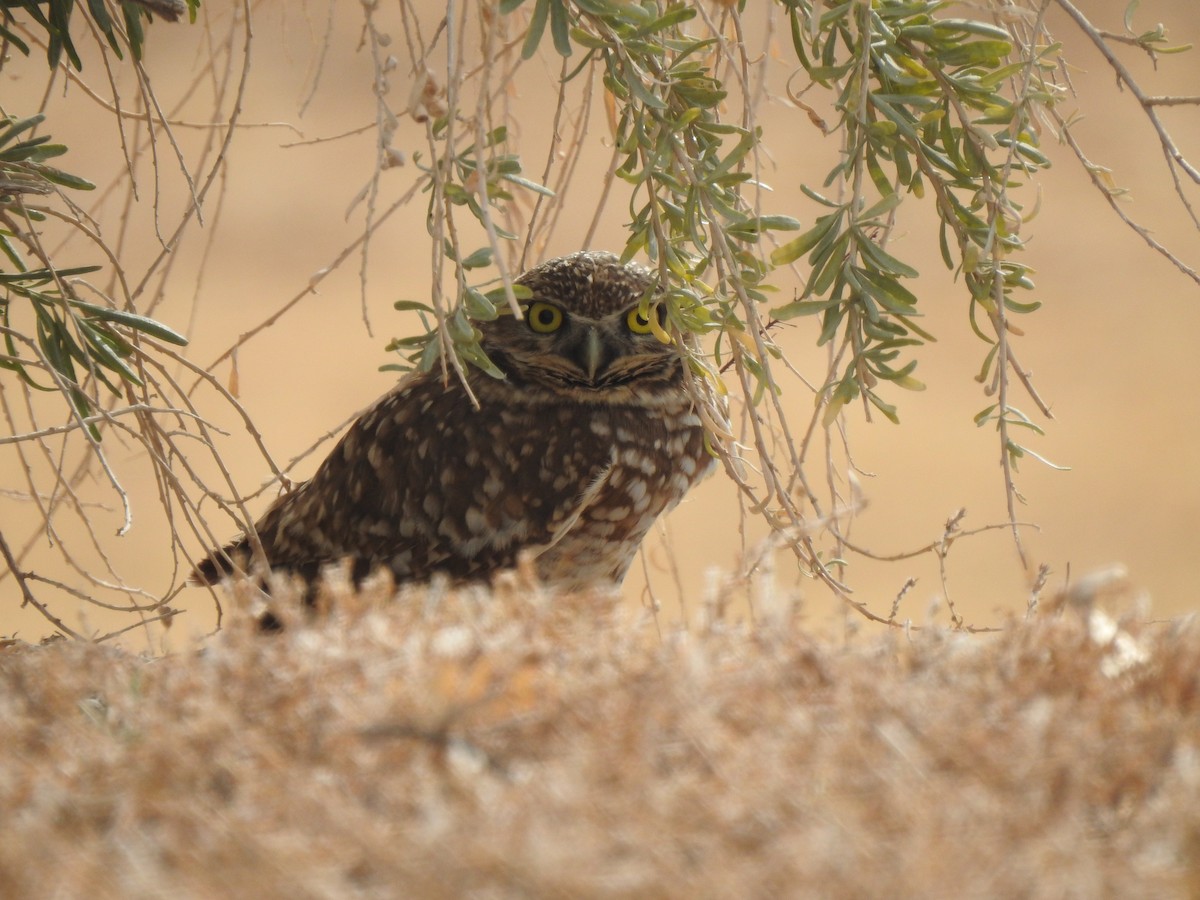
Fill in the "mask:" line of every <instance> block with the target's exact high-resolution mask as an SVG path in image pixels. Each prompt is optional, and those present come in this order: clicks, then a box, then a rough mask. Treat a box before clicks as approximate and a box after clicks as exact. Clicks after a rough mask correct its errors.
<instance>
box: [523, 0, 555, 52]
mask: <svg viewBox="0 0 1200 900" xmlns="http://www.w3.org/2000/svg"><path fill="white" fill-rule="evenodd" d="M549 17H550V0H537V2H536V3H535V4H534V7H533V16H532V17H531V18H530V20H529V31H527V32H526V33H525V43H524V44H522V45H521V58H522V59H530V58H532V57H533V54H535V53H536V52H537V48H538V44H540V43H541V42H542V33H543V32H545V30H546V20H547V19H548V18H549Z"/></svg>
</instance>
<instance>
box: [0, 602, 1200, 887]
mask: <svg viewBox="0 0 1200 900" xmlns="http://www.w3.org/2000/svg"><path fill="white" fill-rule="evenodd" d="M335 599H336V601H337V602H335V604H334V607H335V609H334V612H332V613H330V614H329V615H328V616H327V617H325V618H324V619H322V620H321V621H318V622H315V623H307V622H301V621H292V622H291V623H290V625H289V628H288V629H287V630H286V631H285V632H284V633H283V634H280V635H276V636H266V637H264V636H262V635H259V634H256V633H255V631H254V629H253V627H252V624H251V622H250V619H249V617H248V616H247V615H245V614H243V615H240V616H232V617H231V618H232V619H233V622H232V624H230V625H229V626H228V627H227V628H226V629H225V631H224V632H222V633H221V634H219V635H218V636H216V637H215V638H212V639H210V640H209V641H207V642H206V643H205V645H204V646H203V647H202V648H201V649H200V650H199V651H198V652H187V653H181V654H177V655H172V656H168V657H166V658H160V659H146V658H139V657H137V656H134V655H130V654H127V653H123V652H120V651H117V650H114V649H111V648H105V647H103V646H95V645H88V644H83V643H66V642H62V643H59V644H55V645H49V646H45V647H30V646H22V645H11V646H9V647H8V648H7V649H6V650H4V651H3V652H0V729H2V733H3V735H4V739H3V741H2V742H0V834H2V835H3V839H2V840H0V885H3V893H5V894H6V895H7V896H23V897H34V896H51V895H56V896H85V895H86V896H92V897H140V896H148V895H156V896H157V895H160V894H161V895H168V896H173V897H218V896H229V895H240V896H249V895H250V894H251V893H252V894H253V895H254V896H260V897H285V896H286V897H310V896H312V897H346V896H402V895H421V896H458V895H463V894H467V893H471V894H474V895H476V896H484V897H493V896H495V897H502V896H512V895H522V896H530V895H534V896H568V895H569V896H635V895H636V896H679V897H683V896H688V897H692V896H728V897H735V896H736V897H752V896H771V895H803V896H827V897H852V896H876V897H881V896H925V897H928V896H954V897H1018V896H1020V897H1101V896H1129V897H1132V896H1139V897H1153V896H1196V895H1197V893H1198V892H1200V806H1198V805H1197V803H1196V798H1197V795H1198V791H1200V629H1197V628H1196V627H1194V626H1192V625H1190V624H1185V623H1175V624H1166V625H1138V624H1135V623H1134V622H1132V621H1124V622H1121V623H1120V625H1119V629H1118V630H1116V631H1115V632H1114V631H1113V629H1112V628H1111V627H1110V626H1113V625H1114V624H1115V620H1114V619H1112V618H1108V617H1106V616H1105V615H1104V614H1102V613H1100V612H1098V611H1091V610H1088V609H1086V608H1084V609H1080V608H1078V607H1074V606H1071V605H1070V604H1066V605H1065V608H1064V609H1062V610H1059V611H1058V612H1047V613H1045V614H1043V615H1040V616H1038V617H1036V618H1034V619H1032V620H1030V621H1028V622H1014V623H1013V624H1012V625H1011V626H1010V627H1009V628H1008V629H1006V630H1005V631H1003V632H1002V633H1000V634H997V635H991V636H978V635H976V636H969V635H964V634H954V633H948V632H945V631H926V632H921V633H913V634H905V633H903V632H899V631H897V632H895V633H892V634H889V635H886V636H882V637H880V636H876V637H872V638H870V639H869V640H863V641H858V642H855V643H854V644H852V645H849V646H846V645H843V644H834V643H832V642H823V641H818V640H816V639H814V638H813V637H812V636H811V635H810V634H808V633H806V630H805V628H804V624H803V622H802V621H800V620H799V619H798V617H787V616H784V617H782V618H780V619H779V620H777V621H774V622H771V623H763V624H759V625H757V626H755V627H742V626H737V625H733V624H729V623H724V622H718V623H715V624H712V625H711V626H709V627H708V628H706V629H704V630H702V631H700V632H699V633H694V634H689V635H682V634H677V635H672V636H668V637H666V638H662V637H660V636H659V634H658V632H657V630H656V629H655V627H654V625H653V624H652V623H649V622H644V621H643V622H634V621H631V620H630V619H629V616H628V615H627V614H625V613H624V612H623V610H622V609H621V608H620V607H618V606H615V605H614V604H613V602H612V601H610V600H606V599H604V598H549V597H546V596H544V595H542V594H540V593H539V592H538V591H537V590H536V589H534V588H531V587H530V586H529V585H524V584H521V583H520V582H519V580H514V581H510V582H507V583H503V584H500V585H498V586H497V589H496V591H495V593H494V595H485V594H484V593H483V592H470V591H466V592H461V593H455V592H438V591H436V590H434V591H424V592H414V593H411V594H410V595H408V596H406V597H405V598H404V600H403V602H399V603H386V604H384V603H379V602H376V601H375V600H373V599H372V598H370V597H347V596H342V597H339V598H335Z"/></svg>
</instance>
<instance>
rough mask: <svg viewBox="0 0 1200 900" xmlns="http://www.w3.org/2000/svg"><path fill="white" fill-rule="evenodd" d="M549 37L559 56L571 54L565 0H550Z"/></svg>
mask: <svg viewBox="0 0 1200 900" xmlns="http://www.w3.org/2000/svg"><path fill="white" fill-rule="evenodd" d="M550 37H551V38H552V39H553V41H554V49H555V50H556V51H557V52H558V55H559V56H562V57H567V56H570V55H571V34H570V27H569V21H568V19H567V5H566V2H565V0H552V2H551V4H550Z"/></svg>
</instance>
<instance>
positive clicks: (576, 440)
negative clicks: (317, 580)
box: [196, 373, 611, 584]
mask: <svg viewBox="0 0 1200 900" xmlns="http://www.w3.org/2000/svg"><path fill="white" fill-rule="evenodd" d="M489 382H490V379H487V378H486V376H483V377H482V378H481V380H480V382H479V383H478V385H477V387H478V388H479V390H477V393H480V395H481V396H480V400H481V407H480V408H476V407H475V406H474V404H473V403H472V402H471V400H470V398H469V397H468V395H467V393H466V391H465V390H464V388H463V386H462V385H461V384H460V383H459V382H458V381H456V380H454V379H451V381H450V383H448V384H446V385H443V384H442V383H441V380H440V378H439V377H438V376H437V375H436V374H433V373H429V374H425V375H419V376H416V377H414V378H412V379H409V380H408V381H406V382H404V383H402V384H401V385H399V386H398V387H397V388H396V390H395V391H393V392H391V393H390V394H388V395H386V396H384V397H383V398H381V399H380V400H379V401H378V402H377V403H376V404H375V405H374V406H373V407H371V408H370V409H369V410H368V411H367V412H366V413H364V414H363V416H362V417H361V418H359V419H358V420H357V421H356V422H355V423H354V424H353V425H352V426H351V427H350V429H349V430H348V431H347V432H346V434H345V435H344V436H343V437H342V439H341V441H340V442H339V443H338V445H337V446H336V447H335V448H334V450H333V451H332V452H331V453H330V455H329V456H328V457H327V458H326V459H325V461H324V462H323V463H322V464H321V466H320V467H319V468H318V469H317V472H316V473H315V474H314V475H313V477H312V479H311V480H310V481H308V482H306V483H304V484H303V485H301V486H300V487H298V488H297V489H295V490H294V491H292V492H291V493H289V494H286V495H284V496H282V497H280V498H279V499H278V500H277V501H276V502H275V504H274V505H273V506H272V507H271V508H270V509H269V510H268V511H267V513H266V514H265V515H264V516H263V517H262V519H261V520H260V521H259V522H258V523H257V525H256V527H255V530H256V532H257V534H258V537H259V539H260V541H261V542H262V546H263V550H264V552H265V554H266V557H267V559H268V561H269V562H270V564H271V566H272V568H273V569H283V570H286V571H291V572H295V573H296V574H299V575H300V576H302V577H304V578H306V579H312V578H314V577H315V576H316V575H317V574H318V573H319V571H320V569H321V568H322V567H323V566H325V565H328V564H330V563H335V562H338V561H340V560H343V559H347V558H348V559H349V560H350V561H351V563H352V567H353V573H354V575H355V576H356V577H362V576H365V575H366V574H368V573H369V572H370V571H372V570H374V569H375V568H377V567H386V568H388V569H390V570H391V571H392V573H393V574H394V575H395V577H396V579H397V580H398V581H406V580H407V581H420V580H425V579H427V578H429V577H430V576H432V575H433V574H434V573H435V572H445V573H446V574H448V575H450V576H452V577H455V578H463V579H472V578H486V577H487V576H489V575H490V574H491V573H492V572H494V571H495V570H496V569H500V568H507V567H511V566H513V565H515V564H516V556H517V553H518V551H519V550H520V549H521V548H522V547H525V546H535V545H543V544H545V543H547V542H549V541H551V540H552V539H553V537H554V535H555V533H556V530H558V529H559V528H560V527H561V524H562V521H563V519H564V517H565V516H567V515H569V514H570V511H571V509H572V508H574V506H575V505H577V502H578V500H579V487H578V486H580V485H586V484H589V483H590V482H591V481H592V480H593V479H594V478H595V476H597V475H598V474H600V473H602V472H603V471H604V469H605V467H606V466H608V465H610V464H611V454H610V449H609V448H608V447H606V446H601V445H600V444H598V443H597V442H596V441H595V439H594V436H591V437H592V440H591V441H588V440H581V436H580V435H578V434H575V433H574V432H573V431H572V430H571V429H570V428H568V429H567V430H565V431H564V430H562V429H561V428H557V427H556V426H558V425H560V424H561V423H559V422H557V421H555V420H554V414H553V413H551V417H550V418H549V419H547V417H546V414H545V413H544V411H538V410H536V409H535V408H532V407H524V406H522V407H518V408H515V409H514V408H512V406H511V405H510V404H506V402H505V401H506V400H508V399H510V397H508V396H505V395H504V394H503V393H501V392H500V391H497V392H496V393H495V395H494V396H490V397H489V396H487V395H488V394H489V393H491V391H490V390H489V388H492V387H495V388H499V387H500V385H499V384H489ZM582 437H587V436H586V435H585V436H582ZM249 556H250V547H249V543H248V541H247V540H246V539H245V538H242V539H241V540H239V541H235V542H234V543H233V544H231V545H230V546H228V547H226V548H225V549H224V551H222V552H218V553H214V554H212V555H211V556H210V557H209V559H207V560H205V561H204V562H202V563H201V564H200V566H199V567H197V572H196V578H197V580H200V581H203V582H206V583H210V584H211V583H214V582H216V581H218V580H219V579H220V577H221V576H222V575H224V574H228V573H229V571H230V566H229V564H228V560H229V559H230V558H233V559H235V560H236V559H239V558H241V559H246V558H248V557H249Z"/></svg>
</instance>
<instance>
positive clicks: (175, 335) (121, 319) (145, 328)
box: [68, 300, 188, 347]
mask: <svg viewBox="0 0 1200 900" xmlns="http://www.w3.org/2000/svg"><path fill="white" fill-rule="evenodd" d="M68 302H69V303H70V304H71V306H73V307H75V308H76V309H79V310H82V311H83V312H85V313H87V314H88V315H91V316H95V317H96V318H97V319H103V320H104V321H106V322H117V323H118V324H121V325H125V326H127V327H129V328H132V329H134V330H135V331H140V332H142V333H143V334H148V335H150V337H155V338H158V339H159V340H161V341H166V342H167V343H168V344H176V345H178V346H180V347H183V346H186V345H187V342H188V339H187V338H185V337H184V336H183V335H182V334H180V333H179V332H177V331H173V330H171V329H170V328H168V327H167V326H166V325H163V324H162V323H161V322H158V321H155V320H154V319H151V318H149V317H148V316H141V315H138V314H137V313H131V312H126V311H125V310H123V309H112V308H110V307H107V306H99V305H97V304H95V303H85V302H84V301H83V300H69V301H68Z"/></svg>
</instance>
